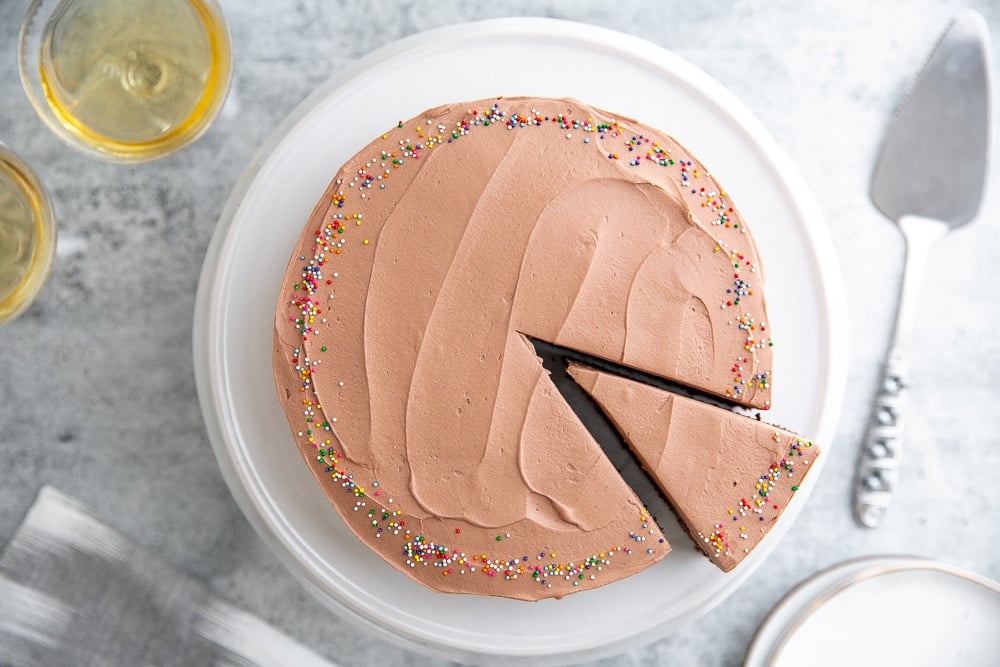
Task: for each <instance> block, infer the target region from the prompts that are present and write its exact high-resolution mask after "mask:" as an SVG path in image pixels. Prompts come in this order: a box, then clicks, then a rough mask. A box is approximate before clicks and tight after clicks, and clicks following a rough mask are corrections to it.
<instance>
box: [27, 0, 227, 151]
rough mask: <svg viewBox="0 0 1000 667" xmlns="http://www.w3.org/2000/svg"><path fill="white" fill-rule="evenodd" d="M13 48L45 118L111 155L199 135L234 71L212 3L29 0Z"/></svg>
mask: <svg viewBox="0 0 1000 667" xmlns="http://www.w3.org/2000/svg"><path fill="white" fill-rule="evenodd" d="M19 47H20V57H19V64H20V71H21V82H22V83H23V84H24V89H25V91H26V92H27V93H28V97H29V99H30V100H31V103H32V105H33V106H34V107H35V110H36V111H37V112H38V114H39V115H40V116H41V117H42V119H43V120H44V121H45V122H46V124H48V126H49V127H50V128H52V130H54V131H55V133H56V134H57V135H58V136H59V137H61V138H62V139H64V140H65V141H67V142H68V143H69V144H71V145H72V146H74V147H76V148H78V149H80V150H82V151H83V152H85V153H88V154H90V155H93V156H96V157H100V158H104V159H106V160H110V161H113V162H142V161H147V160H153V159H156V158H160V157H163V156H165V155H169V154H170V153H173V152H174V151H177V150H179V149H180V148H182V147H184V146H186V145H188V144H189V143H191V142H192V141H194V140H195V139H197V138H198V137H200V136H201V135H202V134H203V133H204V132H205V131H206V130H207V129H208V127H209V125H211V123H212V121H213V120H214V119H215V117H216V115H217V114H218V112H219V110H220V109H221V107H222V104H223V102H224V100H225V97H226V93H227V91H228V89H229V83H230V79H231V78H232V58H231V47H230V41H229V33H228V30H227V29H226V24H225V21H224V20H223V17H222V11H221V10H220V8H219V6H218V4H217V3H216V2H215V0H34V1H33V2H32V3H31V6H30V7H29V9H28V13H27V15H26V17H25V20H24V23H23V25H22V26H21V35H20V43H19Z"/></svg>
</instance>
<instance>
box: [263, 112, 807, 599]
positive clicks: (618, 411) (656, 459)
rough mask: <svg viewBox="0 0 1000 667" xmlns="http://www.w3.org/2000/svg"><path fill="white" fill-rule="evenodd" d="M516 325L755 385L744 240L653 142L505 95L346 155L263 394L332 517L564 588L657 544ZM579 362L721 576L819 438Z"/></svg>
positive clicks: (504, 577) (476, 582)
mask: <svg viewBox="0 0 1000 667" xmlns="http://www.w3.org/2000/svg"><path fill="white" fill-rule="evenodd" d="M531 339H535V340H538V341H544V342H547V343H550V344H553V345H557V346H560V347H562V348H565V349H568V350H572V351H574V352H577V353H579V354H580V355H585V356H587V357H592V358H594V359H601V360H606V361H608V362H611V363H614V364H619V365H621V366H622V367H627V368H630V369H635V370H636V371H641V372H643V373H645V374H649V375H654V376H657V377H658V378H663V379H665V380H668V381H670V382H672V383H678V384H680V385H684V386H686V387H690V388H691V389H692V390H694V391H695V392H700V393H704V394H706V395H711V396H714V397H715V399H716V401H717V402H725V403H731V404H733V405H736V406H743V407H746V408H756V409H767V408H768V407H769V405H770V395H771V391H770V387H771V358H772V347H771V343H770V330H769V327H768V325H767V312H766V307H765V303H764V298H763V273H762V270H761V267H760V264H759V259H758V256H757V250H756V248H755V245H754V242H753V239H752V237H751V235H750V233H749V230H748V229H747V228H746V225H745V223H744V221H743V219H742V218H741V216H740V214H739V213H738V212H737V211H736V209H735V208H734V207H733V205H732V202H731V200H730V198H729V195H728V194H727V193H726V192H725V190H724V189H723V188H722V187H721V186H720V185H719V184H718V183H717V182H716V181H715V180H714V179H713V178H712V177H711V176H710V175H709V173H708V172H707V171H706V169H705V167H703V166H702V165H701V164H699V163H698V161H697V160H695V158H694V157H693V156H691V154H690V153H689V152H688V151H687V150H686V149H684V148H683V147H682V146H681V145H680V144H678V143H677V142H676V141H675V140H673V139H672V138H670V137H669V136H667V135H665V134H663V133H662V132H659V131H657V130H654V129H651V128H649V127H646V126H644V125H642V124H641V123H638V122H636V121H633V120H629V119H626V118H623V117H621V116H616V115H615V114H611V113H608V112H605V111H601V110H598V109H594V108H591V107H588V106H586V105H584V104H581V103H579V102H576V101H573V100H558V99H537V98H532V99H528V98H500V99H491V100H483V101H476V102H467V103H461V104H452V105H446V106H442V107H438V108H435V109H431V110H428V111H427V112H425V113H423V114H421V115H420V116H418V117H417V118H414V119H412V120H409V121H405V122H402V121H401V122H400V123H398V125H397V126H395V127H393V128H391V129H389V130H388V131H387V132H386V133H385V134H383V135H382V136H380V137H378V138H377V139H376V140H375V141H373V142H372V143H371V144H369V145H368V146H367V147H366V148H364V149H363V150H362V151H361V152H359V153H358V154H357V155H356V156H354V157H353V158H351V159H350V160H348V161H347V163H346V164H345V165H344V166H343V167H342V168H341V170H340V171H339V172H338V173H337V174H336V176H335V177H334V179H333V181H332V182H331V184H330V186H329V188H328V189H327V191H326V193H324V195H323V197H322V199H321V200H320V202H319V203H318V204H317V206H316V208H315V210H314V211H313V213H312V216H311V217H310V219H309V221H308V223H307V224H306V227H305V230H304V232H303V234H302V236H301V238H300V240H299V242H298V244H297V245H296V246H295V248H294V250H293V252H292V257H291V261H290V262H289V265H288V269H287V272H286V274H285V278H284V282H283V284H282V285H281V293H280V297H279V302H278V306H277V313H276V317H275V338H274V370H275V378H276V383H277V387H278V396H279V399H280V401H281V403H282V406H283V407H284V409H285V412H286V413H287V415H288V419H289V422H290V424H291V427H292V432H293V434H294V436H295V440H296V442H297V445H298V447H299V449H300V451H301V453H302V455H303V457H304V458H305V460H306V462H307V464H308V465H309V467H310V469H311V470H312V472H313V474H314V475H315V477H316V479H317V480H318V482H319V484H320V485H321V486H322V488H323V490H324V492H325V493H326V495H327V497H328V498H329V500H330V502H331V503H332V504H333V506H334V507H336V508H337V510H338V511H339V513H340V515H341V516H342V517H343V519H344V520H345V521H346V523H347V525H348V526H350V528H351V529H352V530H353V531H354V532H355V533H356V534H357V536H358V537H359V538H360V539H361V540H362V541H364V543H365V544H367V545H368V546H369V547H371V549H372V550H373V551H375V552H376V553H378V554H379V555H380V556H381V557H382V558H384V559H385V561H386V562H388V563H389V564H390V565H392V566H393V567H395V568H396V569H398V570H400V571H401V572H403V573H405V574H407V575H409V576H410V577H412V578H413V579H415V580H416V581H419V582H420V583H422V584H424V585H426V586H428V587H430V588H432V589H435V590H438V591H445V592H460V593H476V594H485V595H497V596H504V597H511V598H518V599H525V600H536V599H540V598H547V597H562V596H563V595H566V594H568V593H572V592H576V591H579V590H585V589H588V588H593V587H595V586H600V585H603V584H606V583H609V582H612V581H615V580H617V579H621V578H623V577H627V576H629V575H631V574H634V573H636V572H638V571H640V570H643V569H644V568H646V567H649V566H650V565H652V564H653V563H655V562H656V561H658V560H660V559H661V558H663V557H664V556H665V555H666V554H667V553H668V552H669V551H670V546H669V545H668V544H667V543H666V540H665V539H664V538H663V536H662V533H661V531H660V529H659V528H658V526H657V525H656V523H655V521H654V520H653V519H652V518H651V517H650V516H649V514H648V513H647V511H646V510H645V508H644V507H643V504H642V502H641V501H640V500H639V499H638V498H637V497H636V495H635V493H634V492H633V491H632V489H631V488H630V487H629V486H628V485H627V484H626V483H625V482H624V481H623V480H622V478H621V477H620V476H619V474H618V472H617V471H616V470H615V467H614V466H613V465H612V464H611V462H610V461H609V460H608V458H607V457H606V456H605V454H604V452H603V451H602V449H601V447H600V446H599V445H598V443H597V442H596V441H595V440H594V438H593V437H592V436H591V435H590V433H589V432H588V430H587V429H586V428H585V427H584V426H583V424H582V423H581V421H580V419H579V418H578V417H577V416H576V414H575V413H574V411H573V409H572V408H571V407H570V406H569V405H568V404H567V402H566V401H565V400H564V399H563V397H562V395H561V394H560V392H559V391H558V390H557V389H556V387H555V386H554V384H553V383H552V381H551V378H550V376H549V374H548V372H547V371H546V370H545V369H544V368H543V366H542V364H541V362H540V360H539V358H538V356H537V355H536V353H535V350H534V348H533V346H532V343H531ZM570 372H571V374H572V376H573V377H574V378H575V379H576V381H577V382H578V383H579V384H580V386H581V387H582V388H583V389H584V391H586V392H587V393H588V394H589V395H590V396H591V397H592V398H593V399H594V401H595V405H597V406H599V409H601V410H602V411H603V412H604V413H605V414H606V415H607V416H608V417H609V419H610V420H611V421H612V423H614V425H615V427H616V428H617V429H618V431H619V433H620V434H621V435H622V437H623V438H624V440H625V441H626V442H627V443H628V445H629V446H630V447H631V448H632V449H633V450H634V451H635V453H636V455H637V457H638V458H639V460H640V461H641V462H642V464H643V467H644V468H645V469H646V470H647V471H648V472H649V473H650V475H651V476H653V477H654V479H655V480H656V482H657V483H658V484H659V485H660V487H661V489H662V490H663V492H664V494H665V495H666V497H667V498H668V500H669V501H670V503H671V504H672V506H673V507H674V509H675V510H676V511H677V513H678V516H679V517H680V518H681V520H682V522H683V523H684V525H685V526H686V528H687V529H688V531H689V532H690V533H691V535H692V537H693V538H694V539H695V542H696V543H697V544H698V546H699V547H700V548H701V549H703V550H704V551H705V553H706V555H708V556H709V558H711V559H712V560H713V562H715V563H716V564H718V565H719V567H721V568H722V569H724V570H728V569H730V568H732V567H733V566H735V565H736V564H737V563H738V562H739V561H740V560H741V559H742V558H743V557H744V556H745V554H747V553H749V551H750V550H752V548H753V547H754V545H756V544H757V542H758V541H759V540H760V539H761V538H762V537H763V536H764V534H765V533H766V532H767V530H768V529H769V527H770V526H771V525H772V524H773V522H774V521H775V520H776V519H777V518H778V517H779V516H780V514H781V511H782V510H783V509H784V506H785V503H787V502H788V501H789V500H790V498H791V495H792V493H793V491H794V490H795V489H796V488H797V485H798V484H799V483H800V478H801V477H802V476H803V473H804V472H805V471H806V470H807V469H808V462H809V460H810V457H813V456H815V454H816V448H811V444H810V443H809V442H807V441H805V440H803V439H802V438H800V437H798V436H796V435H794V434H791V433H788V432H787V431H783V430H781V429H777V428H775V427H773V426H769V425H767V424H764V423H762V422H760V421H757V420H755V419H750V418H747V417H745V416H742V415H740V414H736V413H734V412H731V411H728V410H726V409H724V408H722V407H719V406H718V405H716V404H711V403H706V402H701V401H698V400H695V399H692V398H689V397H686V396H679V395H676V394H674V393H671V392H670V391H667V390H664V389H662V388H654V387H651V386H648V385H646V384H642V383H641V382H638V381H636V380H634V379H630V378H627V377H624V376H619V375H614V374H608V373H606V372H604V371H602V370H597V369H594V368H590V367H586V366H578V365H574V366H573V367H572V368H571V369H570Z"/></svg>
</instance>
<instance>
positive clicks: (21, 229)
mask: <svg viewBox="0 0 1000 667" xmlns="http://www.w3.org/2000/svg"><path fill="white" fill-rule="evenodd" d="M48 215H49V212H48V210H47V207H46V206H45V204H44V202H43V199H42V196H41V194H40V193H39V192H37V190H36V189H35V185H34V183H32V180H31V179H30V178H29V177H28V176H27V174H25V173H24V172H23V171H21V169H20V168H18V167H17V165H15V164H13V163H11V162H8V161H7V160H6V159H4V157H3V155H0V324H2V323H3V322H4V321H5V320H7V319H8V318H9V317H10V316H11V315H13V314H15V313H16V312H18V311H19V310H20V309H21V307H22V306H25V305H27V303H26V302H27V301H29V300H31V299H32V298H33V297H34V295H35V294H36V293H37V292H38V289H39V288H40V287H41V284H42V283H43V282H44V281H45V277H46V274H47V273H48V268H49V258H50V256H51V252H52V246H53V244H54V243H55V238H54V234H53V232H52V228H51V225H50V221H49V220H48V218H47V216H48Z"/></svg>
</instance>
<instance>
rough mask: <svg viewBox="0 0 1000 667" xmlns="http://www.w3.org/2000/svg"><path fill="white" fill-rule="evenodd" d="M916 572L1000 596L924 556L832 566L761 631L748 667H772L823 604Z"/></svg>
mask: <svg viewBox="0 0 1000 667" xmlns="http://www.w3.org/2000/svg"><path fill="white" fill-rule="evenodd" d="M912 570H929V571H933V572H941V573H944V574H948V575H951V576H953V577H957V578H959V579H962V580H965V581H968V582H970V583H973V584H976V585H978V586H981V587H983V588H985V589H987V590H990V591H993V592H994V593H997V594H998V595H1000V582H997V581H994V580H992V579H990V578H988V577H984V576H982V575H980V574H977V573H975V572H972V571H970V570H966V569H965V568H962V567H959V566H957V565H952V564H950V563H945V562H943V561H939V560H935V559H932V558H923V557H920V556H901V555H900V556H892V555H885V556H864V557H861V558H855V559H851V560H847V561H844V562H841V563H836V564H834V565H831V566H830V567H828V568H827V569H825V570H822V571H820V572H819V573H817V574H815V575H813V576H811V577H809V578H808V579H806V580H805V581H802V582H801V583H799V584H798V585H797V586H795V588H793V589H792V590H791V591H789V592H788V594H787V595H785V597H784V598H782V600H781V602H779V603H778V604H777V606H775V607H774V609H772V610H771V611H770V613H768V615H767V617H765V619H764V621H763V623H761V624H760V627H759V628H757V632H756V633H754V637H753V639H752V640H751V642H750V647H749V648H748V649H747V655H746V659H745V661H744V663H743V664H744V667H765V666H766V665H770V664H772V662H773V661H774V660H775V658H777V657H778V656H779V655H780V654H781V652H782V651H783V650H784V649H785V647H786V646H787V645H788V641H789V640H790V639H791V637H792V635H793V634H795V633H796V632H797V631H798V630H799V629H800V628H801V627H802V626H803V624H805V622H806V621H807V620H808V618H809V617H810V616H811V615H812V614H813V613H814V612H815V611H816V610H817V609H819V607H820V606H822V605H823V604H826V603H827V602H829V601H830V600H831V599H832V598H833V597H834V596H836V595H838V594H840V593H842V592H843V591H845V590H846V589H848V588H850V587H851V586H853V585H855V584H859V583H862V582H864V581H867V580H869V579H872V578H874V577H880V576H883V575H886V574H895V573H898V572H907V571H912Z"/></svg>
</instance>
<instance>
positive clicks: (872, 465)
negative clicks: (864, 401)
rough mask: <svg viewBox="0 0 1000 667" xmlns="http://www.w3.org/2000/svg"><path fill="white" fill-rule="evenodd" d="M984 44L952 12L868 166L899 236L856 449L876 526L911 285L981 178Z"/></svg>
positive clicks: (971, 17) (981, 35) (889, 485)
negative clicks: (900, 251)
mask: <svg viewBox="0 0 1000 667" xmlns="http://www.w3.org/2000/svg"><path fill="white" fill-rule="evenodd" d="M989 62H990V44H989V32H988V30H987V26H986V22H985V21H984V20H983V18H982V16H980V15H979V14H978V13H976V12H974V11H964V12H962V13H960V14H958V15H957V16H956V17H955V18H954V19H953V20H952V22H951V24H950V25H949V26H948V28H947V29H946V30H945V32H944V34H943V35H942V37H941V39H940V41H939V42H938V44H937V46H935V48H934V50H933V51H932V53H931V55H930V58H929V59H928V61H927V63H926V64H925V65H924V68H923V69H922V70H921V72H920V74H919V75H918V77H917V80H916V83H914V85H913V88H912V90H911V91H910V93H909V95H908V96H907V97H906V98H905V99H904V100H903V102H902V104H901V106H900V107H899V109H898V111H897V114H896V117H895V118H894V120H893V121H892V122H891V123H890V126H889V128H888V130H887V132H886V136H885V141H884V143H883V145H882V150H881V154H880V155H879V159H878V163H877V164H876V166H875V171H874V173H873V174H872V184H871V198H872V201H873V202H874V203H875V205H876V206H877V207H878V208H879V210H880V211H882V213H884V214H885V215H886V216H887V217H888V218H890V219H892V220H895V221H896V222H897V223H898V225H899V228H900V230H901V231H902V233H903V236H904V237H905V239H906V264H905V266H904V271H903V281H902V285H901V287H900V295H899V305H898V310H897V313H896V325H895V330H894V333H893V337H892V341H891V343H890V345H889V351H888V353H887V355H886V360H885V365H884V367H883V370H882V382H881V384H880V386H879V390H878V394H877V395H876V397H875V401H874V406H873V413H872V418H871V421H870V423H869V426H868V433H867V435H866V437H865V440H864V443H863V445H862V448H861V454H860V458H859V462H858V471H857V477H856V479H855V486H854V514H855V517H856V518H857V520H858V522H859V523H861V525H863V526H867V527H869V528H874V527H876V526H878V525H879V524H880V523H881V522H882V519H883V518H884V516H885V513H886V510H887V508H888V507H889V503H890V500H891V498H892V495H893V493H894V491H895V489H896V487H897V485H898V482H899V462H900V456H901V454H902V444H903V441H902V431H903V412H904V405H905V400H906V393H907V390H908V387H909V381H908V377H909V361H908V354H907V347H908V342H909V339H910V333H911V330H912V328H913V324H914V321H915V319H916V313H917V305H918V304H917V300H918V290H919V287H920V284H919V283H920V278H921V274H922V273H923V269H924V266H925V265H926V263H927V258H928V256H929V254H930V250H931V247H932V246H933V244H934V241H936V240H937V239H938V238H940V237H941V236H943V235H944V234H946V233H947V232H949V231H951V230H952V229H955V228H956V227H960V226H962V225H964V224H966V223H968V222H970V221H971V220H972V219H973V218H974V217H975V216H976V213H977V212H978V210H979V204H980V201H981V200H982V194H983V185H984V183H985V180H986V156H987V152H988V149H989V117H990V67H989Z"/></svg>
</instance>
